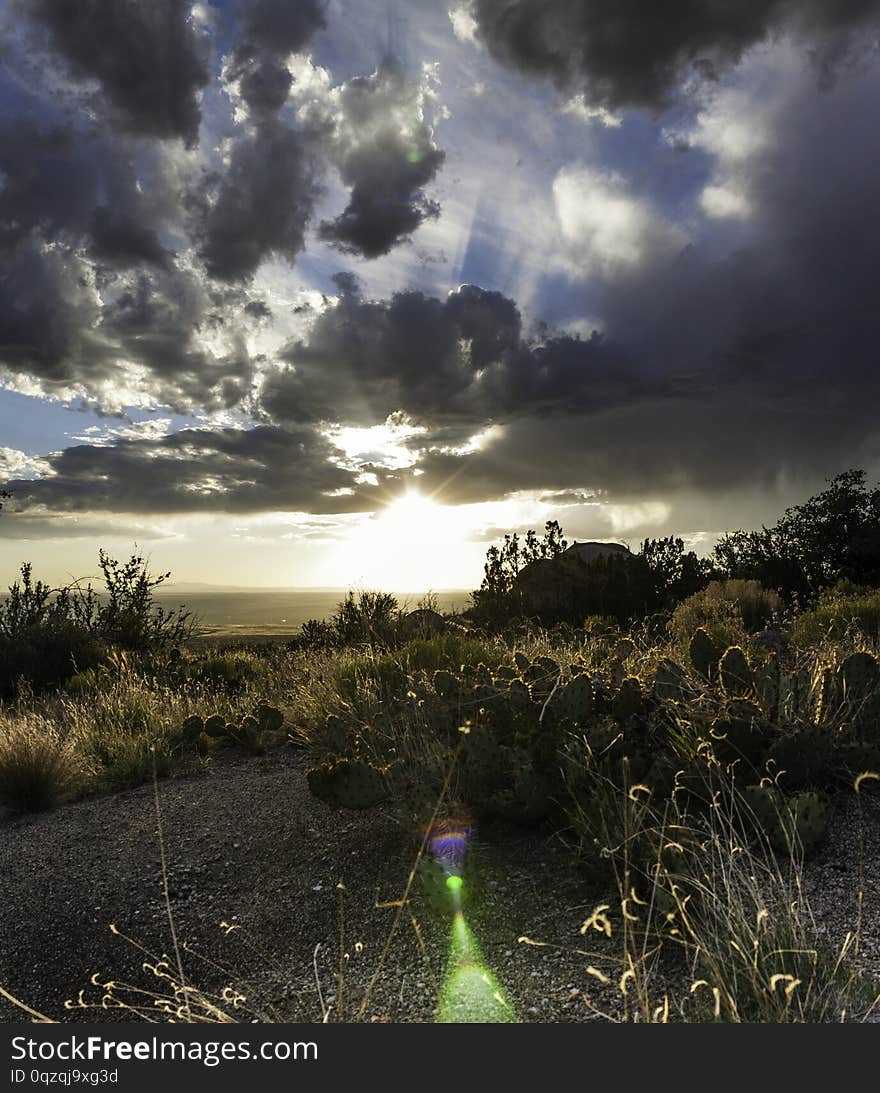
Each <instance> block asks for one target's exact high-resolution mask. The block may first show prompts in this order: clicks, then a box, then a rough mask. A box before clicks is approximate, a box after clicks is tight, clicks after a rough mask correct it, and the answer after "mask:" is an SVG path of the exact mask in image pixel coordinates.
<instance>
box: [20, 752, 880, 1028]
mask: <svg viewBox="0 0 880 1093" xmlns="http://www.w3.org/2000/svg"><path fill="white" fill-rule="evenodd" d="M307 766H308V760H307V757H306V756H305V755H304V754H303V753H302V752H299V751H296V750H294V749H283V750H281V751H275V752H273V753H271V754H270V755H266V756H263V757H260V758H256V759H248V760H240V761H232V760H218V761H213V762H211V763H210V764H209V765H207V766H206V767H205V768H204V769H202V770H201V771H199V772H198V773H196V774H192V775H189V776H187V777H182V778H178V779H173V780H170V781H165V782H161V783H160V785H159V795H160V805H161V817H162V826H163V831H164V847H165V856H166V863H167V873H166V875H167V879H168V888H169V899H170V905H171V910H172V913H173V919H174V924H175V927H176V930H177V934H178V938H179V941H180V942H181V944H182V945H183V946H184V951H183V955H182V959H183V964H184V973H185V976H186V977H187V980H188V981H189V982H191V983H193V984H195V985H197V986H198V987H200V988H201V989H203V990H204V991H206V992H211V993H217V992H219V991H220V990H222V988H223V987H224V986H231V987H233V988H234V989H235V991H236V993H238V994H241V995H243V996H245V997H246V999H247V1001H246V1003H243V1004H242V1005H241V1007H240V1008H239V1009H238V1010H236V1009H233V1008H231V1006H230V1005H229V1004H228V1003H226V1004H225V1008H226V1010H228V1011H229V1012H230V1013H233V1014H235V1016H236V1017H237V1019H240V1020H253V1019H255V1018H256V1019H260V1020H280V1021H294V1022H317V1021H321V1020H322V1019H324V1018H325V1016H326V1018H327V1019H328V1020H334V1021H336V1020H339V1019H340V999H339V953H340V891H339V889H338V888H337V885H338V884H339V883H340V882H341V883H342V884H344V886H345V890H344V893H343V895H342V911H343V953H344V954H346V955H345V957H344V975H343V980H342V1000H341V1017H342V1019H344V1020H351V1019H354V1018H355V1017H358V1016H359V1017H360V1018H361V1019H364V1020H373V1021H377V1020H378V1021H395V1022H403V1021H433V1020H434V1019H435V1016H436V1012H437V1005H438V998H439V996H440V993H441V986H442V983H443V979H444V973H445V965H446V960H447V954H448V953H449V950H450V930H451V925H452V911H451V906H450V899H451V897H450V895H449V893H448V892H447V891H446V890H445V888H443V886H442V878H441V879H440V880H439V881H438V880H437V878H436V877H434V878H433V879H432V877H431V875H430V873H429V872H428V871H426V872H425V876H424V877H423V876H422V874H421V873H420V874H419V877H418V878H417V880H416V883H415V885H414V886H413V889H412V892H411V896H412V898H411V901H410V903H409V904H408V906H407V907H406V909H405V910H404V912H403V913H402V914H401V915H400V918H399V925H398V927H397V930H396V933H395V934H394V936H393V939H392V942H391V945H390V947H389V949H388V954H387V957H386V959H385V961H384V964H382V965H381V970H380V972H379V974H378V976H377V977H376V981H375V985H374V987H373V989H372V991H371V992H370V993H369V995H368V997H367V998H366V1001H365V992H366V991H367V988H368V984H369V982H370V980H371V979H372V978H373V976H374V973H375V971H376V969H377V967H378V966H379V961H380V957H381V953H382V949H383V947H384V946H385V944H386V941H387V939H388V937H389V931H390V930H391V928H392V925H393V922H394V919H395V916H396V915H397V914H398V910H397V908H395V907H393V906H391V907H389V906H382V905H383V904H389V903H394V902H395V901H397V900H399V899H400V897H401V895H402V894H403V892H404V889H405V886H406V883H407V878H408V876H409V873H410V870H411V868H412V865H413V861H414V858H415V853H416V850H417V847H418V841H417V839H414V837H413V835H412V834H411V833H407V832H406V831H405V830H404V829H402V828H401V827H400V826H399V825H397V824H396V823H395V822H394V821H393V819H392V818H391V817H390V816H388V815H385V814H383V813H382V812H381V811H371V812H366V813H355V812H349V811H344V810H340V811H333V810H331V809H329V808H327V806H325V805H324V804H323V803H321V802H320V801H317V800H316V799H314V798H313V797H312V796H311V794H310V793H309V791H308V787H307V784H306V780H305V770H306V767H307ZM860 806H861V812H860ZM878 860H880V807H878V803H877V798H876V796H874V797H868V796H865V797H864V798H861V799H856V798H853V799H852V800H851V801H850V802H849V803H848V804H847V805H846V806H845V807H844V808H843V809H842V811H841V812H840V813H839V814H838V818H837V820H836V821H835V824H834V829H833V836H832V838H831V840H830V841H829V843H828V845H827V846H826V848H825V849H824V850H823V852H821V853H820V855H819V856H818V857H817V858H816V859H814V860H813V861H812V862H811V863H810V864H809V867H808V871H807V880H806V888H807V895H808V896H809V898H810V901H811V903H812V905H813V907H814V909H815V911H816V915H817V919H818V921H819V925H820V928H821V929H822V930H824V931H826V932H827V934H828V937H829V940H831V942H832V943H834V944H839V942H840V941H841V940H842V938H843V937H844V935H845V933H846V930H847V929H849V928H851V927H852V925H853V923H854V921H855V913H856V900H855V893H856V891H857V890H858V887H859V884H858V877H859V875H860V873H861V876H862V881H863V883H862V890H863V892H864V897H863V906H862V920H863V936H862V963H863V965H864V966H865V967H866V968H867V969H868V970H870V971H872V972H874V973H877V974H880V869H878V867H877V866H878ZM0 877H2V882H0V884H2V912H3V913H2V927H0V935H2V944H0V986H2V987H4V988H5V989H6V990H7V991H9V992H11V993H12V994H13V995H14V996H16V997H17V998H19V999H20V1000H22V1001H23V1002H25V1003H26V1004H27V1005H29V1006H31V1007H33V1009H35V1010H37V1011H39V1012H40V1013H42V1014H45V1015H46V1016H49V1017H52V1018H55V1019H60V1020H64V1021H71V1020H73V1021H75V1020H95V1019H98V1020H102V1019H113V1018H127V1019H131V1018H132V1016H133V1015H132V1014H131V1013H130V1012H126V1011H118V1010H98V1011H95V1010H93V1009H82V1008H73V1009H70V1008H67V1009H66V1008H65V1002H67V1001H68V1000H73V1001H75V1000H76V999H77V997H78V995H79V992H80V990H83V992H84V994H83V999H84V1000H85V1001H87V1002H94V1003H100V1000H101V996H102V991H101V990H100V989H99V988H98V987H95V986H92V985H91V984H90V980H91V978H92V976H93V975H95V974H97V975H98V976H99V977H101V979H102V980H108V979H112V980H114V981H116V982H127V983H129V984H132V985H133V986H135V987H137V988H140V989H142V990H144V991H146V992H147V993H146V994H145V995H143V996H138V995H134V994H126V993H125V992H123V991H117V992H116V993H117V994H118V995H120V996H122V997H126V998H128V999H129V1000H136V999H138V998H142V999H150V998H152V997H153V995H154V994H155V993H161V986H162V983H161V981H160V980H157V979H156V977H155V975H154V974H153V973H152V972H151V971H149V970H148V969H147V968H145V967H144V965H145V964H149V963H151V958H150V957H149V956H148V955H147V954H146V953H144V952H143V951H142V950H140V949H138V948H137V947H136V945H135V944H133V943H132V942H136V943H137V944H138V945H141V946H143V947H144V948H145V949H146V950H148V952H149V953H151V954H155V955H156V956H161V955H163V954H166V953H168V954H170V953H173V948H172V943H171V935H170V929H169V923H168V915H167V907H166V902H165V896H164V885H163V874H162V868H161V859H160V849H159V840H158V837H157V816H156V808H155V799H154V790H153V787H152V786H144V787H141V788H139V789H135V790H131V791H129V792H126V793H121V794H117V795H115V796H109V797H102V798H95V799H91V800H85V801H80V802H77V803H74V804H70V805H67V806H65V807H63V808H60V809H58V810H56V811H54V812H51V813H45V814H42V815H37V816H28V817H12V816H7V817H5V818H2V819H0ZM465 877H466V901H465V911H466V916H467V921H468V923H469V925H470V928H471V930H472V931H473V936H474V938H475V939H476V941H477V942H478V944H479V946H480V949H481V950H482V954H483V957H484V961H485V966H486V967H488V968H490V969H491V970H492V971H493V972H494V974H495V975H496V976H497V979H498V981H499V983H500V984H501V985H502V987H503V989H504V992H505V994H506V996H507V1000H508V1001H509V1003H510V1005H511V1007H512V1011H511V1012H512V1013H515V1015H516V1018H517V1019H519V1020H521V1021H522V1020H524V1021H542V1022H569V1021H586V1020H594V1019H596V1017H595V1014H594V1013H593V1012H592V1011H591V1010H590V1009H589V1008H588V1007H587V1005H586V1004H585V1002H584V1000H583V997H582V994H581V992H582V991H583V990H585V989H586V990H588V991H589V993H590V996H591V998H593V999H594V1000H595V1001H596V1002H597V1004H598V1005H600V1006H602V1007H607V1006H613V1005H614V1004H615V995H614V994H613V992H610V991H607V990H606V991H603V990H602V989H601V988H599V987H598V985H597V984H596V982H595V980H593V979H591V978H590V977H588V976H587V975H586V972H585V969H586V965H587V964H588V963H591V962H595V961H591V959H590V958H588V957H586V956H584V955H583V954H582V952H581V953H579V952H578V951H577V950H584V949H585V948H587V947H588V946H589V947H590V948H591V949H592V950H595V951H597V952H598V951H600V950H601V948H602V943H603V939H602V938H600V937H598V935H595V934H593V935H592V940H591V939H590V938H589V937H587V938H584V937H582V936H581V935H580V926H581V924H582V923H583V922H584V919H585V917H586V916H587V915H589V913H590V911H591V910H592V908H593V907H594V906H595V905H596V903H597V902H598V901H599V899H600V897H601V893H597V891H596V890H595V887H594V886H592V885H591V884H590V883H589V882H588V880H587V879H586V878H585V877H584V876H582V875H581V874H579V872H578V870H577V868H576V867H575V866H574V865H573V863H572V857H571V853H570V850H569V849H567V848H566V847H565V846H563V845H562V843H561V842H560V841H559V839H558V838H557V837H551V836H547V835H546V834H536V833H534V832H529V833H525V832H519V833H517V832H511V831H510V830H504V831H502V830H497V829H491V828H486V829H484V830H481V831H478V832H476V833H475V835H474V837H473V840H472V844H471V848H470V851H469V860H468V865H467V869H466V874H465ZM221 923H225V924H226V925H221ZM111 924H113V925H115V926H116V927H117V929H118V930H120V931H121V932H122V933H123V934H125V935H126V936H127V938H128V939H131V940H126V938H124V937H121V936H119V935H117V934H114V933H113V932H112V931H111V929H110V926H111ZM230 927H234V929H230ZM524 936H525V937H529V938H531V939H534V940H540V941H542V942H547V943H548V944H547V945H546V946H542V947H538V946H535V945H530V944H527V943H525V942H523V941H520V940H519V939H520V938H522V937H524ZM157 988H158V991H157ZM364 1003H365V1004H364ZM362 1004H363V1007H362ZM27 1019H28V1018H27V1016H26V1015H25V1014H24V1013H22V1012H21V1011H20V1010H17V1009H16V1008H15V1007H13V1006H12V1005H11V1004H10V1003H8V1002H6V1001H4V1000H3V999H0V1020H11V1021H21V1020H27Z"/></svg>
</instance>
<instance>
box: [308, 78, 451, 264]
mask: <svg viewBox="0 0 880 1093" xmlns="http://www.w3.org/2000/svg"><path fill="white" fill-rule="evenodd" d="M422 96H423V91H422V89H421V88H419V87H418V86H417V85H415V84H414V83H413V82H412V81H411V80H410V79H409V77H408V76H407V75H406V73H405V71H404V70H403V68H402V66H400V65H399V64H397V63H396V62H394V61H386V62H385V63H383V64H382V65H381V66H380V68H379V69H378V71H377V72H376V73H374V74H373V75H372V76H363V77H357V78H355V79H352V80H349V81H348V83H346V84H345V85H344V86H343V88H342V90H341V93H340V98H339V114H338V117H337V119H336V133H335V136H334V138H333V140H332V142H331V144H330V154H331V156H332V158H333V160H334V162H335V163H336V165H337V167H338V169H339V173H340V175H341V177H342V181H343V182H344V183H345V184H346V185H347V186H349V187H350V188H351V195H350V198H349V202H348V205H347V206H346V208H345V209H344V211H343V212H342V213H341V214H340V215H339V216H337V217H336V218H335V219H334V220H330V221H324V222H323V223H322V224H321V229H320V230H321V236H322V238H324V239H326V240H327V241H328V242H330V243H333V244H334V245H335V246H337V247H338V248H339V249H340V250H341V251H343V252H345V253H349V254H360V255H363V256H364V257H365V258H378V257H379V256H380V255H383V254H387V253H388V252H389V251H390V250H391V249H392V248H393V247H395V246H397V245H398V244H399V243H401V242H403V241H404V240H406V239H408V238H409V237H410V236H411V235H412V233H413V232H414V231H415V230H416V229H417V228H418V227H419V226H420V225H421V224H422V223H424V221H425V220H428V219H431V218H434V217H437V216H438V215H439V213H440V206H439V205H438V204H437V202H436V201H433V200H431V199H430V198H429V197H427V196H426V194H425V193H424V187H425V186H427V185H428V184H429V183H430V182H432V181H433V179H434V177H435V176H436V174H437V172H438V171H439V169H440V167H441V165H442V164H443V161H444V158H445V154H444V152H443V151H441V150H440V149H439V148H437V147H436V145H435V144H434V139H433V135H432V133H431V130H430V128H429V127H428V125H427V124H426V122H425V120H424V114H423V102H422Z"/></svg>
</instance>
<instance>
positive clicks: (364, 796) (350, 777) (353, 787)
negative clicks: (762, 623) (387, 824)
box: [306, 759, 388, 809]
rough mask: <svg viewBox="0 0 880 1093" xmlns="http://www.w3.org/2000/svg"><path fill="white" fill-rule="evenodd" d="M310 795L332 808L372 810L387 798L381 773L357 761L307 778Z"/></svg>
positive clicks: (326, 766)
mask: <svg viewBox="0 0 880 1093" xmlns="http://www.w3.org/2000/svg"><path fill="white" fill-rule="evenodd" d="M306 780H307V781H308V784H309V789H310V790H311V792H312V794H313V795H314V796H315V797H317V798H318V799H319V800H321V801H324V802H325V803H326V804H328V805H332V806H333V807H335V808H351V809H364V808H372V807H373V806H374V805H377V804H379V803H380V802H381V801H383V800H384V799H385V798H386V797H387V796H388V787H387V784H386V781H385V777H384V773H383V771H381V770H380V769H379V768H378V767H374V766H373V765H372V764H370V763H366V762H364V761H362V760H359V759H339V760H337V761H336V762H335V763H324V764H323V765H322V766H320V767H313V768H312V769H311V770H309V771H308V772H307V774H306Z"/></svg>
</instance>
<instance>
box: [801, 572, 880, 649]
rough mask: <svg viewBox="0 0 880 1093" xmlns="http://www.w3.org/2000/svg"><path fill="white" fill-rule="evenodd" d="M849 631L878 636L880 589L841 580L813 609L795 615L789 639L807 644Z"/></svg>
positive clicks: (874, 637) (836, 637)
mask: <svg viewBox="0 0 880 1093" xmlns="http://www.w3.org/2000/svg"><path fill="white" fill-rule="evenodd" d="M852 631H857V632H858V633H859V634H861V635H862V636H863V637H865V638H868V639H871V640H874V641H876V640H878V639H880V589H867V588H865V589H860V588H858V586H856V585H849V584H843V583H841V584H840V585H838V586H835V588H833V589H831V590H830V591H829V592H827V593H825V595H824V596H823V597H822V599H821V600H820V602H819V604H818V605H817V606H816V607H815V608H814V609H813V610H812V611H805V612H803V614H801V615H799V616H798V617H797V619H795V621H794V624H793V626H792V628H791V638H792V641H793V642H794V643H795V644H796V645H799V646H801V647H802V648H806V647H809V646H813V645H819V644H821V643H822V642H823V641H840V640H842V639H844V638H845V637H846V636H847V635H848V634H849V633H851V632H852Z"/></svg>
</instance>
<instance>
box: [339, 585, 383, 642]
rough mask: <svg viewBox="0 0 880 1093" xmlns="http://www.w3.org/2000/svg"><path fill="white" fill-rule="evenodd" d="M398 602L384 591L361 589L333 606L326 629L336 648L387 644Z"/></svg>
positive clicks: (350, 593)
mask: <svg viewBox="0 0 880 1093" xmlns="http://www.w3.org/2000/svg"><path fill="white" fill-rule="evenodd" d="M397 615H398V603H397V600H396V599H395V597H394V596H392V595H391V594H390V593H388V592H371V591H368V590H362V591H361V592H358V594H357V595H355V593H354V592H352V591H349V593H348V595H347V596H346V597H345V599H344V600H342V601H341V602H340V603H339V604H338V605H337V607H336V611H335V612H334V614H333V616H332V618H331V619H330V626H331V628H332V631H333V634H334V636H335V642H336V644H338V645H379V646H385V645H389V644H391V643H392V642H393V640H394V624H395V622H396V619H397Z"/></svg>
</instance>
